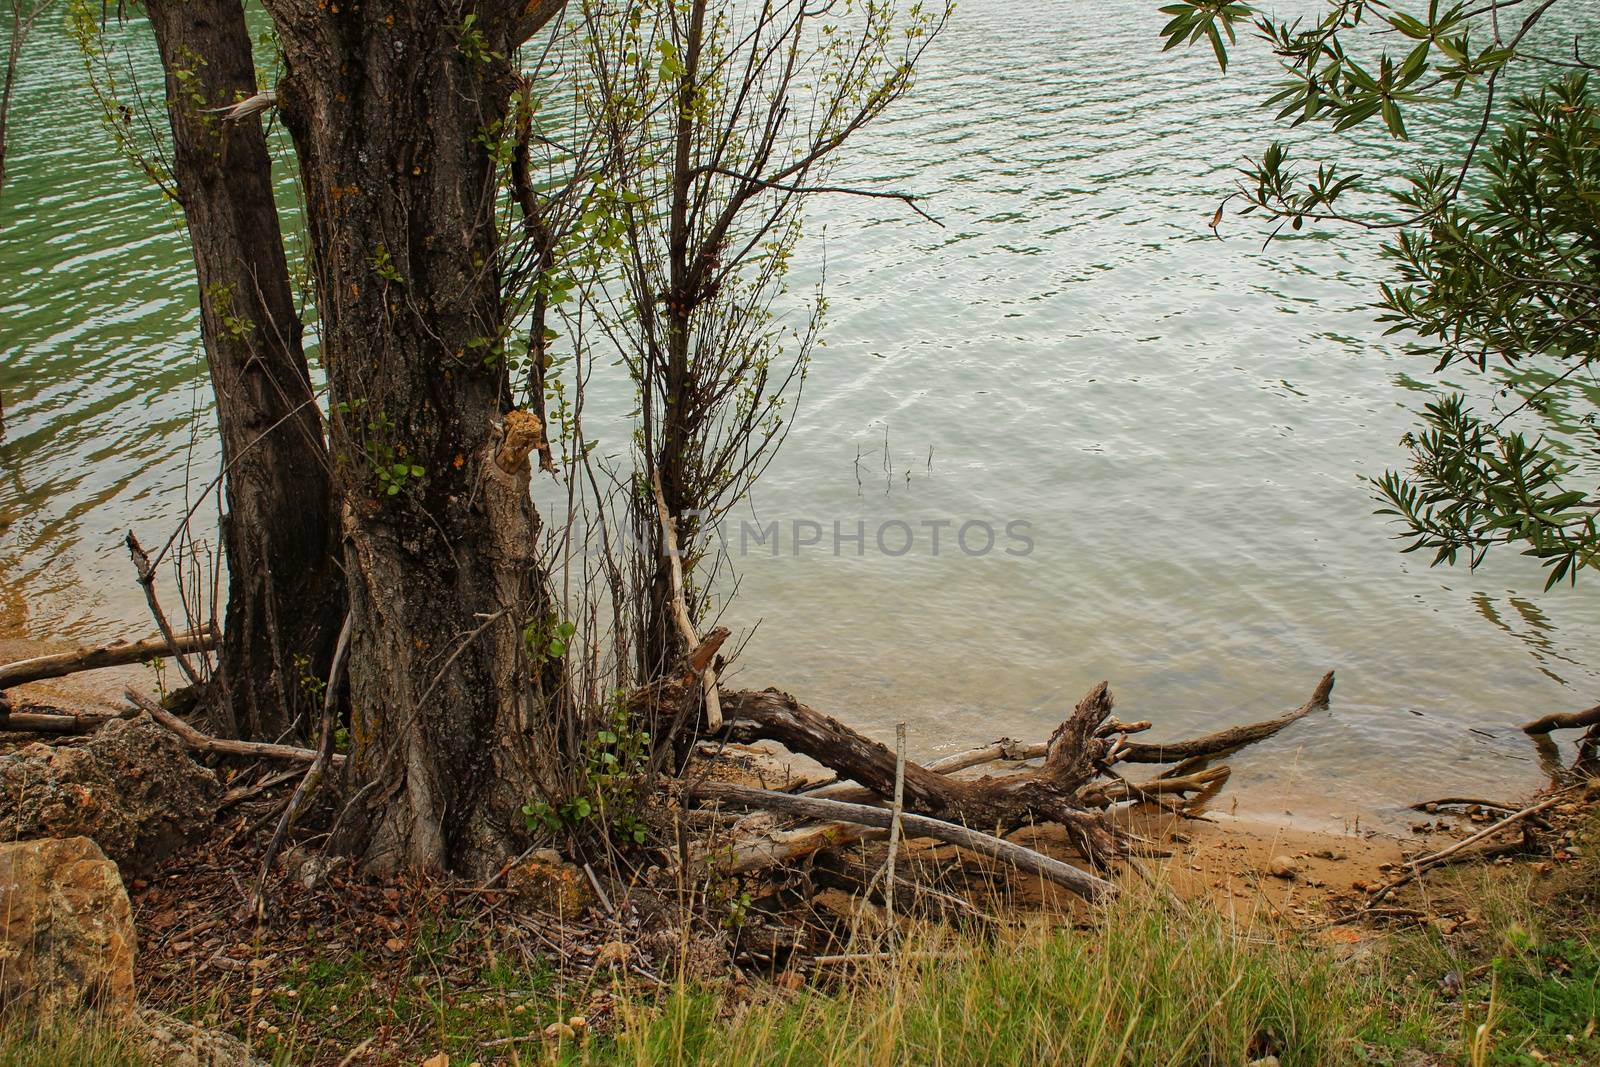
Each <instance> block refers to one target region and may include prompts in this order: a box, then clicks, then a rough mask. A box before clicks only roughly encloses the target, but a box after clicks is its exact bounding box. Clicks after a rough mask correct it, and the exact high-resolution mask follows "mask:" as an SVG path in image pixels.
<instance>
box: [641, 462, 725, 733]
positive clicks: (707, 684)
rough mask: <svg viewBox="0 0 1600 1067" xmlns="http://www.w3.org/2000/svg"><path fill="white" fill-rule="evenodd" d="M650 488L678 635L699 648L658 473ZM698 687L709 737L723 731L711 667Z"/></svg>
mask: <svg viewBox="0 0 1600 1067" xmlns="http://www.w3.org/2000/svg"><path fill="white" fill-rule="evenodd" d="M650 484H651V487H652V488H653V489H654V490H655V494H656V514H657V515H658V516H659V517H660V519H661V538H662V547H663V548H665V549H666V552H667V558H668V560H669V561H670V563H669V569H670V570H671V573H672V617H673V619H674V620H675V621H676V622H677V624H678V634H679V636H680V637H682V638H683V643H684V647H685V648H694V647H696V646H697V645H699V644H700V636H699V635H698V634H696V633H695V632H694V622H693V621H692V620H691V619H690V618H689V604H688V602H687V601H686V600H685V599H684V592H683V562H682V557H681V556H680V555H679V554H678V532H677V529H676V527H675V526H674V524H673V521H672V516H671V515H670V514H669V513H668V512H667V498H666V496H665V494H663V493H662V492H661V472H660V471H659V470H657V471H654V472H652V473H651V475H650ZM700 687H701V689H703V690H704V691H705V700H706V729H707V730H708V731H709V732H711V733H714V734H715V733H720V732H721V731H722V699H721V697H719V696H718V695H717V672H716V669H715V668H714V667H712V666H711V665H709V664H707V665H706V668H705V671H704V672H703V673H702V674H701V675H700Z"/></svg>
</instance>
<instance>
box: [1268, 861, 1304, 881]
mask: <svg viewBox="0 0 1600 1067" xmlns="http://www.w3.org/2000/svg"><path fill="white" fill-rule="evenodd" d="M1267 873H1268V874H1270V875H1272V877H1274V878H1296V877H1298V876H1299V874H1300V864H1299V863H1298V862H1296V861H1295V858H1294V857H1293V856H1274V857H1272V858H1271V859H1270V860H1268V861H1267Z"/></svg>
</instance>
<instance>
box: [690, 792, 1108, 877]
mask: <svg viewBox="0 0 1600 1067" xmlns="http://www.w3.org/2000/svg"><path fill="white" fill-rule="evenodd" d="M694 796H695V797H697V798H699V799H701V800H715V801H720V802H722V803H724V804H734V805H741V806H744V807H752V808H761V809H763V810H766V811H778V812H782V813H784V814H786V815H798V816H801V817H802V818H809V819H833V820H836V821H849V822H854V823H859V824H860V825H863V826H871V827H877V828H879V829H887V828H888V827H889V824H890V823H891V822H892V821H893V820H894V813H893V812H891V811H888V810H886V809H884V808H874V807H870V806H868V805H865V804H845V803H842V802H840V801H837V800H818V799H817V798H816V797H797V796H795V795H793V794H792V793H774V792H772V791H770V790H767V789H752V788H750V787H749V786H742V785H731V784H729V783H726V782H707V783H705V784H704V785H701V786H697V787H696V788H695V790H694ZM900 822H901V825H902V826H903V827H904V828H905V832H906V834H907V835H908V836H915V837H931V838H934V839H935V840H938V841H944V842H947V843H948V844H952V845H957V846H959V847H961V848H964V849H967V850H969V851H971V852H977V853H980V854H982V855H985V856H989V857H991V858H993V859H997V860H1000V861H1001V862H1002V863H1007V864H1010V865H1011V866H1013V867H1016V868H1017V869H1018V870H1022V871H1026V872H1028V873H1029V874H1036V875H1038V876H1040V877H1041V878H1047V879H1049V880H1050V881H1052V882H1055V883H1056V884H1057V885H1061V886H1064V887H1066V888H1067V889H1070V890H1072V891H1073V892H1074V893H1076V894H1078V895H1079V896H1081V897H1084V898H1085V899H1087V900H1108V899H1110V898H1112V897H1115V896H1116V895H1117V887H1116V884H1115V883H1112V882H1108V881H1106V880H1105V879H1104V878H1100V877H1098V876H1096V875H1093V874H1090V873H1088V872H1087V871H1081V870H1079V869H1078V868H1076V867H1074V866H1072V865H1071V864H1070V863H1062V862H1061V861H1060V860H1058V859H1052V858H1050V857H1049V856H1044V855H1041V854H1040V853H1038V852H1035V851H1033V850H1032V849H1030V848H1023V847H1022V846H1021V845H1016V844H1013V843H1011V842H1010V841H1005V840H1002V839H1001V838H998V837H995V836H994V835H992V834H984V833H979V832H978V831H976V830H969V829H967V828H966V827H965V826H957V825H955V824H954V823H948V822H944V821H943V820H940V819H930V818H928V817H927V816H925V815H911V814H905V815H902V816H901V817H900Z"/></svg>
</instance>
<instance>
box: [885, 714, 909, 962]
mask: <svg viewBox="0 0 1600 1067" xmlns="http://www.w3.org/2000/svg"><path fill="white" fill-rule="evenodd" d="M905 809H906V724H905V723H904V722H898V723H895V727H894V807H893V808H891V809H890V814H891V815H892V816H893V818H892V819H891V820H890V822H889V857H888V859H887V860H885V861H884V865H883V869H884V871H885V872H886V873H887V879H888V887H889V891H888V892H887V893H886V894H884V898H883V903H884V912H885V913H886V914H887V915H888V916H889V947H890V948H891V949H892V948H893V947H894V861H895V856H896V854H897V853H898V852H899V851H900V819H901V817H902V816H903V815H904V814H905Z"/></svg>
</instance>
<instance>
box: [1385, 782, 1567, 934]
mask: <svg viewBox="0 0 1600 1067" xmlns="http://www.w3.org/2000/svg"><path fill="white" fill-rule="evenodd" d="M1574 788H1576V787H1575V786H1574V787H1570V788H1567V789H1563V790H1561V791H1560V792H1557V793H1552V794H1551V795H1550V796H1548V797H1546V798H1545V799H1543V800H1541V801H1540V802H1539V803H1537V804H1532V805H1529V806H1528V807H1526V808H1523V809H1522V810H1521V811H1518V812H1513V813H1512V814H1510V815H1507V816H1506V817H1505V818H1503V819H1501V820H1500V821H1499V822H1497V823H1494V824H1493V825H1491V826H1486V827H1484V828H1483V829H1482V830H1479V831H1478V832H1477V833H1475V834H1473V835H1472V836H1471V837H1466V838H1462V839H1461V840H1460V841H1457V842H1456V843H1455V844H1453V845H1451V846H1450V847H1449V848H1442V849H1440V850H1439V851H1438V852H1435V853H1433V854H1432V855H1428V856H1423V857H1422V858H1421V859H1415V860H1408V861H1406V866H1407V867H1409V868H1411V869H1410V870H1409V871H1407V872H1406V873H1405V874H1404V875H1402V876H1401V877H1399V878H1396V879H1395V880H1394V881H1392V882H1390V883H1388V884H1387V885H1385V886H1384V887H1383V888H1381V889H1379V890H1378V891H1377V892H1376V893H1374V894H1373V895H1372V900H1371V901H1369V902H1368V905H1367V906H1368V907H1371V906H1372V905H1373V904H1376V903H1378V902H1379V901H1380V900H1382V899H1383V898H1384V897H1386V896H1388V895H1389V894H1390V893H1392V892H1394V891H1395V890H1396V889H1399V888H1400V887H1401V886H1403V885H1406V884H1407V883H1409V882H1413V881H1415V880H1416V879H1417V878H1418V877H1419V876H1420V875H1421V874H1422V872H1423V871H1425V870H1427V869H1428V868H1429V867H1437V866H1438V865H1439V864H1441V863H1443V862H1444V861H1445V860H1447V859H1449V858H1450V857H1451V856H1454V855H1455V854H1456V853H1457V852H1460V851H1462V850H1463V849H1466V848H1470V847H1471V846H1473V845H1475V844H1477V843H1478V842H1479V841H1482V840H1483V839H1484V838H1486V837H1492V836H1494V835H1495V834H1497V833H1499V832H1500V831H1501V830H1504V829H1505V828H1506V827H1508V826H1513V825H1515V824H1517V823H1519V822H1521V821H1522V820H1524V819H1526V818H1528V817H1529V816H1531V815H1537V814H1538V813H1539V812H1541V811H1545V810H1546V809H1548V808H1553V807H1555V806H1556V805H1557V804H1559V803H1561V802H1562V801H1563V800H1565V799H1566V798H1567V795H1568V794H1569V793H1571V792H1572V790H1573V789H1574Z"/></svg>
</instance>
